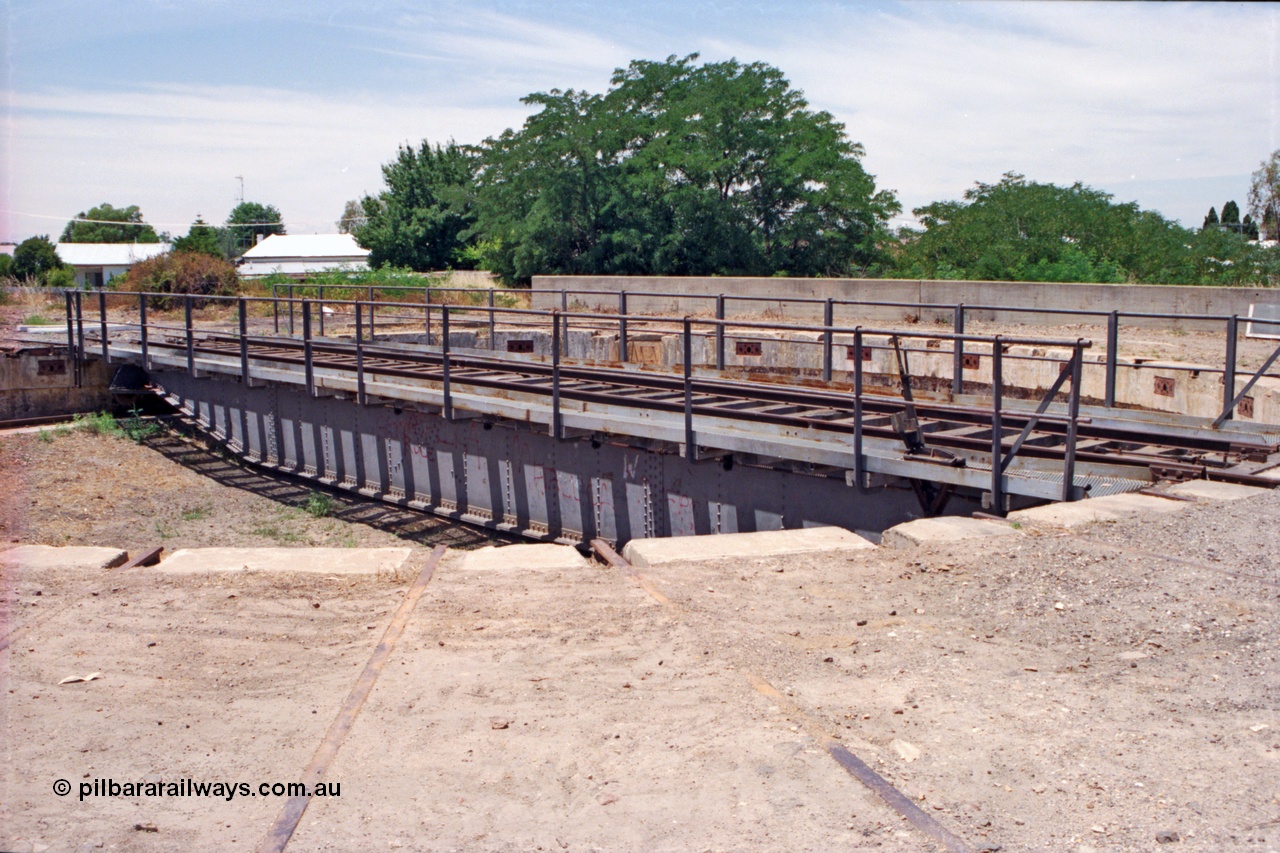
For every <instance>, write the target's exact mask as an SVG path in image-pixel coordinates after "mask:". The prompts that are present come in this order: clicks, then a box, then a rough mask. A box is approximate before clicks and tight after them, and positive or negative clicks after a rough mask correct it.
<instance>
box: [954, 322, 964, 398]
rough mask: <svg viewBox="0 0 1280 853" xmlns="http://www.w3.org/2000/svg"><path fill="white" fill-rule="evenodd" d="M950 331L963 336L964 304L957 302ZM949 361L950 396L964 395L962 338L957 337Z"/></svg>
mask: <svg viewBox="0 0 1280 853" xmlns="http://www.w3.org/2000/svg"><path fill="white" fill-rule="evenodd" d="M951 331H952V333H953V334H956V335H963V334H964V303H963V302H958V303H956V307H955V316H954V318H953V319H952V321H951ZM953 349H954V351H953V353H952V359H951V394H952V396H955V397H958V396H960V395H961V394H963V393H964V338H961V337H957V338H956V344H955V347H954V348H953Z"/></svg>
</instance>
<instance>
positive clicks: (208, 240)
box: [173, 215, 226, 258]
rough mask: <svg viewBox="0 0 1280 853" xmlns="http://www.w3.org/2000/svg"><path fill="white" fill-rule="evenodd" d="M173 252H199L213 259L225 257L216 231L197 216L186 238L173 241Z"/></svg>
mask: <svg viewBox="0 0 1280 853" xmlns="http://www.w3.org/2000/svg"><path fill="white" fill-rule="evenodd" d="M173 250H174V251H175V252H199V253H201V254H205V255H211V256H213V257H215V258H225V257H226V254H225V251H224V249H223V240H222V239H221V237H220V236H219V234H218V229H216V228H214V227H213V226H212V225H209V224H208V223H207V222H205V221H204V219H203V218H201V217H200V216H199V215H197V216H196V221H195V222H192V223H191V228H190V230H188V231H187V236H185V237H179V238H178V239H176V240H174V241H173Z"/></svg>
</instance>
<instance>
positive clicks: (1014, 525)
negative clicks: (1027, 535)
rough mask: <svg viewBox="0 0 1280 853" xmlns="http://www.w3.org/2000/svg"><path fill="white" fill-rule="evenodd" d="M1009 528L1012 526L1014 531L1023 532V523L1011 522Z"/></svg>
mask: <svg viewBox="0 0 1280 853" xmlns="http://www.w3.org/2000/svg"><path fill="white" fill-rule="evenodd" d="M1009 526H1010V527H1012V528H1013V529H1014V530H1021V529H1022V522H1021V521H1011V522H1009Z"/></svg>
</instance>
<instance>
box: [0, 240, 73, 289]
mask: <svg viewBox="0 0 1280 853" xmlns="http://www.w3.org/2000/svg"><path fill="white" fill-rule="evenodd" d="M64 267H66V264H64V263H63V262H62V259H61V258H59V257H58V251H57V249H55V248H54V245H53V243H52V242H51V241H50V240H49V237H48V235H47V234H46V235H41V236H39V237H30V238H28V239H26V240H23V241H22V242H21V243H19V244H18V246H17V248H15V249H14V250H13V266H12V267H11V269H10V274H11V275H12V276H13V277H14V278H34V279H36V280H38V281H40V282H42V283H43V282H44V281H45V280H46V278H47V276H48V274H49V273H50V272H51V271H53V270H58V269H62V268H64Z"/></svg>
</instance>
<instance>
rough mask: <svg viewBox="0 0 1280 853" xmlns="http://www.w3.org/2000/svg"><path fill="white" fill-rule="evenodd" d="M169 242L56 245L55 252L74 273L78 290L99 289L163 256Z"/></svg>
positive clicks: (168, 248) (168, 246) (169, 246)
mask: <svg viewBox="0 0 1280 853" xmlns="http://www.w3.org/2000/svg"><path fill="white" fill-rule="evenodd" d="M172 248H173V246H171V245H170V244H168V243H58V244H56V245H55V246H54V249H55V250H56V251H57V253H58V257H59V258H61V259H62V262H63V263H64V264H67V265H69V266H71V267H72V268H73V269H75V271H76V286H77V287H102V286H103V285H105V284H106V283H107V282H109V281H111V279H113V278H115V277H116V276H118V275H123V274H124V273H127V272H128V271H129V270H130V269H131V268H132V267H133V265H134V264H137V263H140V262H142V261H145V260H147V259H148V258H154V257H155V256H156V255H163V254H164V253H165V252H167V251H169V250H170V249H172Z"/></svg>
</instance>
